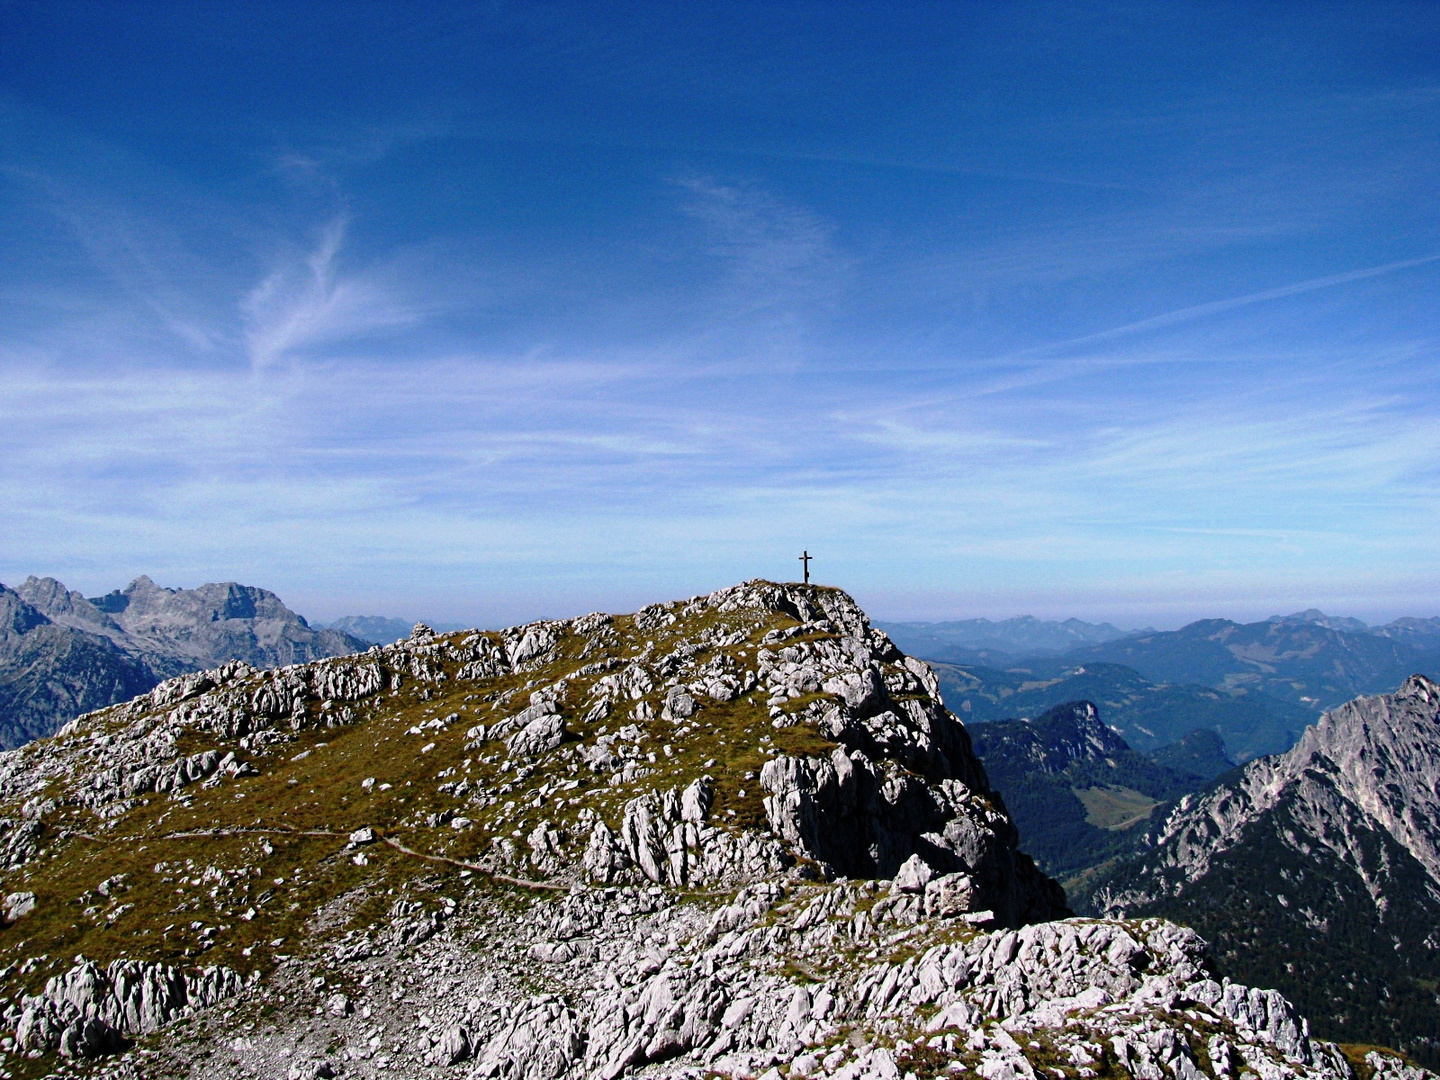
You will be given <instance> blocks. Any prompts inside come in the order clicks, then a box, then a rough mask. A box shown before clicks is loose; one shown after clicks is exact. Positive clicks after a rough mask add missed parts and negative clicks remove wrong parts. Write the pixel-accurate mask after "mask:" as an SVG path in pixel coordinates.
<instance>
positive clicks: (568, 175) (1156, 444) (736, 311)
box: [0, 2, 1440, 626]
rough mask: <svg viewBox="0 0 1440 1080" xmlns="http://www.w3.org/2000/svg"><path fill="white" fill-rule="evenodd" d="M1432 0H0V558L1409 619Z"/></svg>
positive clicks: (1433, 517)
mask: <svg viewBox="0 0 1440 1080" xmlns="http://www.w3.org/2000/svg"><path fill="white" fill-rule="evenodd" d="M1437 180H1440V7H1437V6H1436V5H1434V4H1433V3H1399V4H1385V3H1371V2H1366V3H1349V4H1334V5H1327V4H1322V3H1308V2H1307V3H1277V2H1264V3H1253V4H1237V5H1226V4H1220V3H1205V4H1194V5H1189V4H1183V3H1166V4H1158V3H1144V4H1135V5H1126V4H1121V3H1106V4H1090V5H1087V4H1083V3H1060V4H1030V3H1025V4H1022V3H984V4H980V3H973V4H963V3H961V4H939V3H933V4H932V3H912V4H844V3H819V4H799V3H791V4H780V5H775V4H757V5H744V4H692V5H675V4H662V5H651V6H647V5H601V4H581V5H574V6H570V5H546V4H538V3H523V4H508V3H494V4H467V5H446V4H435V5H425V4H418V3H406V4H365V3H346V4H337V5H324V4H313V5H291V4H274V5H244V4H194V3H186V4H176V5H167V4H164V3H154V4H147V5H129V4H113V3H102V4H74V3H59V2H57V3H44V4H29V3H14V2H0V236H3V238H4V242H3V243H0V534H3V535H4V536H5V537H6V543H4V544H3V546H0V580H4V581H6V582H9V583H13V582H14V581H15V580H17V579H20V578H23V577H24V576H25V575H26V574H29V573H40V574H53V575H55V576H57V577H59V578H61V579H62V580H64V581H66V582H67V583H68V584H70V585H71V586H72V587H77V588H83V589H85V590H86V591H87V592H92V593H93V592H95V591H103V590H108V589H110V588H113V587H116V586H118V585H123V584H124V583H125V582H127V581H128V580H130V578H132V577H134V576H136V575H138V574H140V573H149V574H150V575H151V576H152V577H155V578H156V579H157V580H159V581H161V582H162V583H164V584H174V585H194V584H198V583H200V582H202V581H208V580H224V579H238V580H241V581H246V582H250V583H254V584H262V585H265V586H267V587H270V588H273V589H275V590H277V591H278V592H280V593H281V595H282V596H284V597H285V598H286V599H287V600H288V601H290V602H291V604H292V606H295V607H296V608H297V609H299V610H301V611H303V612H305V613H306V614H308V615H310V616H312V617H314V618H320V619H323V618H327V617H333V616H336V615H340V614H346V613H362V612H363V613H369V612H374V613H386V614H399V615H406V616H415V615H426V616H429V617H431V618H435V619H459V620H466V621H476V622H480V623H483V624H498V623H503V622H510V621H517V620H519V619H523V618H528V617H533V616H538V615H542V614H554V615H558V614H571V613H576V612H579V611H583V610H590V609H593V608H605V609H610V610H625V609H630V608H633V607H634V606H637V605H639V604H641V603H644V602H647V601H649V600H652V599H657V598H666V597H673V596H686V595H690V594H692V593H696V592H701V591H708V590H710V589H713V588H717V587H720V586H723V585H726V584H729V583H732V582H734V581H737V580H741V579H743V578H747V577H753V576H767V577H777V578H778V577H789V576H795V575H796V574H797V572H798V564H797V563H796V556H797V555H798V554H799V553H800V550H801V549H802V548H808V549H809V550H810V551H811V552H812V553H814V554H815V555H816V556H817V561H816V563H815V572H816V576H817V578H818V579H819V580H822V581H825V582H830V583H834V584H839V585H842V586H844V587H846V588H848V589H850V590H851V591H852V592H853V593H854V594H855V595H856V596H857V598H859V599H860V600H861V601H862V602H863V603H864V604H866V605H867V607H868V608H869V609H870V610H871V612H872V614H874V615H876V616H878V617H891V618H963V617H970V616H977V615H985V616H989V617H1005V616H1009V615H1015V614H1020V613H1022V612H1029V613H1033V614H1036V615H1041V616H1059V617H1064V616H1068V615H1078V616H1081V617H1086V618H1093V619H1098V618H1108V619H1112V620H1115V621H1117V622H1119V623H1121V624H1122V625H1139V624H1143V623H1151V624H1154V625H1158V626H1174V625H1179V624H1180V623H1182V622H1185V621H1188V620H1189V619H1192V618H1196V617H1201V616H1208V615H1227V616H1231V617H1239V618H1249V617H1263V616H1265V615H1268V614H1272V613H1276V612H1282V611H1290V610H1295V609H1298V608H1302V607H1308V606H1312V605H1313V606H1319V607H1322V608H1325V609H1327V610H1332V611H1334V612H1337V613H1342V614H1355V615H1359V616H1360V617H1362V618H1369V619H1388V618H1391V617H1394V616H1396V615H1399V614H1419V615H1431V614H1436V613H1440V544H1437V543H1436V536H1437V532H1440V529H1437V526H1440V490H1437V488H1440V411H1437V404H1440V400H1437V399H1440V382H1437V377H1436V372H1437V352H1440V350H1437V340H1440V339H1437V333H1440V304H1437V298H1440V218H1437V196H1440V185H1437Z"/></svg>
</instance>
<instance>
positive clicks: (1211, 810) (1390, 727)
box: [1098, 675, 1440, 910]
mask: <svg viewBox="0 0 1440 1080" xmlns="http://www.w3.org/2000/svg"><path fill="white" fill-rule="evenodd" d="M1282 803H1283V804H1287V808H1288V809H1289V812H1290V814H1291V815H1293V816H1295V817H1297V818H1300V819H1302V820H1305V821H1307V822H1308V823H1309V824H1310V825H1311V826H1312V827H1311V828H1309V829H1307V830H1306V832H1305V842H1307V843H1310V844H1313V845H1316V846H1320V847H1324V848H1327V849H1329V850H1330V851H1331V852H1333V854H1334V855H1335V856H1336V857H1337V858H1338V859H1339V860H1340V861H1342V862H1345V863H1350V864H1354V863H1355V860H1356V855H1357V852H1359V851H1360V850H1361V845H1360V844H1358V843H1356V842H1355V840H1354V838H1353V835H1352V830H1351V829H1348V828H1346V826H1347V825H1349V824H1350V823H1351V822H1355V823H1357V824H1359V825H1360V826H1361V827H1368V828H1370V829H1372V830H1374V831H1377V832H1383V833H1384V834H1386V835H1388V836H1389V837H1391V838H1392V839H1393V840H1394V841H1395V842H1396V843H1397V844H1398V846H1399V847H1400V848H1401V849H1403V850H1404V851H1405V852H1407V853H1408V854H1409V855H1410V856H1411V857H1412V858H1414V859H1415V860H1416V861H1417V862H1418V863H1419V864H1420V865H1421V866H1422V867H1423V868H1424V870H1425V873H1426V874H1427V875H1428V876H1429V877H1430V879H1431V881H1432V882H1433V884H1434V888H1435V890H1436V894H1437V896H1440V815H1437V811H1440V686H1437V685H1436V684H1435V683H1433V682H1431V681H1430V680H1429V679H1427V678H1425V677H1424V676H1422V675H1415V676H1413V677H1411V678H1409V679H1407V680H1406V681H1405V683H1404V685H1402V686H1401V687H1400V689H1399V690H1397V691H1396V692H1395V693H1394V694H1389V695H1380V696H1376V697H1362V698H1357V699H1356V700H1355V701H1352V702H1350V703H1349V704H1347V705H1342V706H1341V707H1340V708H1338V709H1334V710H1332V711H1330V712H1328V713H1326V714H1325V715H1324V716H1323V717H1321V719H1320V722H1319V723H1318V724H1316V725H1315V726H1314V727H1310V728H1306V729H1305V734H1304V735H1303V736H1301V738H1300V741H1299V742H1298V743H1296V744H1295V746H1294V747H1292V748H1291V749H1290V750H1289V751H1288V752H1286V753H1284V754H1280V755H1277V756H1275V757H1269V758H1261V759H1259V760H1257V761H1254V762H1252V763H1250V764H1249V765H1247V766H1246V767H1245V769H1244V770H1243V771H1242V772H1241V773H1240V776H1239V777H1238V779H1236V780H1235V781H1234V782H1232V783H1229V784H1225V785H1223V786H1221V787H1218V788H1216V789H1215V790H1214V791H1212V792H1208V793H1205V794H1203V795H1192V796H1189V797H1187V798H1185V799H1183V800H1181V802H1180V803H1179V804H1178V805H1177V806H1176V808H1175V810H1174V811H1173V812H1172V813H1171V814H1170V816H1169V817H1168V818H1167V819H1166V820H1165V822H1164V824H1163V825H1162V826H1161V827H1160V829H1159V830H1158V831H1157V833H1156V835H1155V837H1154V840H1153V843H1152V846H1153V848H1154V851H1155V854H1154V855H1153V856H1151V858H1152V859H1153V860H1154V861H1155V862H1156V863H1157V864H1158V865H1157V866H1156V868H1155V872H1154V873H1151V874H1148V875H1146V876H1145V877H1144V878H1142V879H1141V880H1140V881H1138V882H1136V883H1135V884H1134V886H1132V887H1129V888H1116V889H1112V890H1110V891H1108V892H1107V893H1106V894H1105V895H1104V896H1102V897H1100V898H1099V900H1098V902H1099V903H1100V904H1102V905H1104V906H1108V907H1110V908H1112V909H1118V910H1124V909H1126V908H1131V907H1137V906H1140V905H1143V904H1145V903H1147V902H1150V901H1152V900H1154V899H1156V898H1158V897H1159V896H1163V895H1165V894H1167V893H1168V894H1172V895H1173V894H1175V893H1178V892H1181V891H1183V889H1184V887H1185V886H1186V885H1187V884H1189V883H1191V882H1194V881H1196V880H1198V879H1200V878H1203V877H1204V876H1205V875H1206V874H1207V873H1208V872H1209V870H1210V867H1211V864H1212V862H1214V861H1215V860H1216V859H1217V858H1219V857H1220V856H1223V855H1224V854H1225V853H1226V852H1227V851H1229V850H1231V849H1232V848H1233V847H1234V846H1235V845H1236V844H1239V843H1243V842H1244V840H1245V838H1246V837H1247V835H1248V833H1249V831H1250V830H1251V829H1253V828H1254V826H1255V824H1256V823H1257V821H1259V820H1261V819H1262V818H1264V817H1265V816H1266V815H1267V814H1269V813H1271V812H1272V811H1274V810H1275V808H1276V807H1278V806H1280V805H1281V804H1282ZM1355 869H1356V871H1357V872H1358V873H1359V874H1360V876H1361V877H1362V878H1364V879H1365V880H1366V882H1367V884H1369V885H1371V886H1372V887H1373V888H1372V892H1373V897H1372V899H1373V901H1374V902H1375V903H1376V904H1383V903H1384V898H1385V895H1386V893H1387V891H1388V890H1386V889H1385V888H1384V886H1385V885H1386V884H1387V882H1386V881H1385V880H1384V878H1385V873H1386V870H1385V868H1372V867H1370V866H1366V865H1364V863H1360V864H1358V865H1356V866H1355Z"/></svg>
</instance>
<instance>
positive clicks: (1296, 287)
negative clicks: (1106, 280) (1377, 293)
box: [1016, 255, 1440, 357]
mask: <svg viewBox="0 0 1440 1080" xmlns="http://www.w3.org/2000/svg"><path fill="white" fill-rule="evenodd" d="M1436 261H1440V255H1425V256H1423V257H1421V258H1418V259H1401V260H1399V261H1397V262H1389V263H1384V264H1382V265H1380V266H1371V267H1366V268H1365V269H1363V270H1350V271H1347V272H1345V273H1343V274H1328V275H1326V276H1324V277H1317V278H1310V279H1309V280H1307V281H1298V282H1295V283H1293V284H1290V285H1282V286H1280V287H1278V288H1274V289H1263V290H1261V291H1260V292H1253V293H1248V294H1246V295H1244V296H1232V297H1227V298H1226V299H1224V300H1212V301H1209V302H1208V303H1204V304H1194V305H1192V306H1190V307H1186V308H1180V309H1178V310H1176V311H1167V312H1165V313H1164V314H1162V315H1153V316H1151V317H1150V318H1148V319H1139V320H1137V321H1135V322H1132V323H1126V324H1125V325H1123V326H1116V327H1112V328H1111V329H1109V330H1101V331H1099V332H1098V333H1094V334H1085V335H1083V336H1081V337H1076V338H1070V339H1068V340H1065V341H1058V342H1055V343H1054V344H1051V345H1044V346H1040V347H1038V348H1035V349H1027V350H1025V351H1023V352H1021V353H1018V354H1016V356H1017V357H1023V356H1030V355H1036V354H1039V353H1042V352H1050V351H1061V350H1064V349H1069V348H1074V347H1076V346H1081V345H1095V344H1099V343H1101V342H1106V341H1114V340H1116V339H1118V338H1124V337H1133V336H1135V335H1138V334H1145V333H1149V332H1150V331H1153V330H1164V329H1168V328H1169V327H1172V326H1179V325H1180V324H1182V323H1188V322H1194V321H1196V320H1197V319H1205V318H1209V317H1210V316H1212V315H1219V314H1222V313H1224V312H1227V311H1234V310H1235V309H1237V308H1243V307H1250V306H1251V305H1253V304H1264V303H1268V302H1269V301H1271V300H1281V299H1284V298H1285V297H1288V296H1300V295H1302V294H1304V293H1309V292H1316V291H1317V290H1320V289H1330V288H1334V287H1335V286H1337V285H1348V284H1350V283H1351V282H1355V281H1365V280H1367V279H1368V278H1376V277H1382V276H1384V275H1386V274H1393V273H1396V272H1398V271H1400V270H1412V269H1414V268H1415V267H1417V266H1426V265H1429V264H1430V263H1433V262H1436Z"/></svg>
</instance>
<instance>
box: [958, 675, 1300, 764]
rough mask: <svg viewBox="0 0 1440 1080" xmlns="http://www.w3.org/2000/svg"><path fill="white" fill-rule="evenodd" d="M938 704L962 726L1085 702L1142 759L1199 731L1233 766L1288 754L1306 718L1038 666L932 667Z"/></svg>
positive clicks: (1264, 702)
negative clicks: (1214, 739) (1214, 737)
mask: <svg viewBox="0 0 1440 1080" xmlns="http://www.w3.org/2000/svg"><path fill="white" fill-rule="evenodd" d="M934 668H935V674H936V675H937V676H939V678H940V692H941V693H942V694H943V695H944V697H945V703H946V704H947V705H948V706H949V707H950V708H951V709H952V710H953V711H954V712H955V714H956V715H957V716H959V717H960V718H961V719H962V720H964V721H965V722H966V723H967V724H973V725H976V726H977V730H978V727H979V725H983V724H986V723H990V722H993V721H997V720H1006V719H1012V718H1021V717H1026V718H1034V717H1037V716H1039V715H1040V714H1042V713H1044V712H1045V711H1046V710H1047V709H1052V708H1054V707H1055V706H1057V705H1063V704H1065V703H1066V702H1070V701H1093V702H1094V703H1095V704H1096V705H1098V706H1099V707H1100V714H1101V716H1102V717H1104V720H1105V723H1106V724H1107V725H1109V726H1110V727H1111V728H1113V729H1114V730H1115V731H1116V732H1118V733H1119V734H1120V735H1122V736H1123V737H1124V739H1125V741H1126V742H1127V743H1128V744H1129V745H1130V746H1132V747H1134V748H1135V749H1136V750H1139V751H1142V752H1147V753H1148V752H1150V751H1154V750H1158V749H1159V748H1160V747H1162V746H1165V745H1167V744H1169V743H1174V742H1177V741H1179V740H1180V739H1183V738H1185V737H1186V736H1187V735H1189V734H1190V733H1191V732H1192V731H1194V730H1195V729H1196V728H1206V729H1208V730H1210V731H1214V732H1216V733H1217V734H1218V735H1219V736H1220V737H1221V738H1223V739H1224V741H1225V745H1226V746H1228V747H1229V748H1230V752H1231V754H1232V755H1233V756H1234V758H1235V759H1236V760H1237V761H1248V760H1250V759H1251V758H1253V757H1258V756H1260V755H1261V754H1278V753H1280V752H1282V751H1284V750H1287V749H1289V747H1290V746H1291V745H1293V744H1294V742H1295V740H1296V739H1298V738H1299V737H1300V733H1301V732H1302V731H1304V730H1305V725H1306V724H1308V723H1310V722H1311V721H1312V720H1314V718H1315V717H1314V714H1313V713H1311V712H1310V711H1309V710H1308V709H1305V708H1302V707H1301V706H1299V705H1294V704H1291V703H1290V702H1287V701H1281V700H1279V699H1278V698H1272V697H1270V696H1269V695H1268V694H1263V693H1260V692H1258V691H1254V690H1248V689H1245V688H1243V687H1241V688H1237V689H1226V690H1217V689H1215V688H1214V687H1210V686H1201V685H1198V684H1195V683H1181V684H1173V683H1154V682H1151V681H1150V680H1149V679H1146V678H1145V677H1144V676H1143V675H1141V674H1140V673H1139V672H1137V671H1136V670H1135V669H1134V668H1130V667H1125V666H1124V665H1122V664H1100V663H1091V664H1083V665H1079V666H1075V667H1071V666H1070V665H1069V663H1068V659H1067V660H1064V661H1062V660H1048V659H1041V660H1037V661H1032V662H1031V666H1030V667H1029V668H1026V669H1021V670H1013V669H1012V670H1010V671H998V670H996V669H995V668H988V667H980V666H978V665H976V666H972V667H960V666H958V665H955V664H939V663H937V664H935V665H934Z"/></svg>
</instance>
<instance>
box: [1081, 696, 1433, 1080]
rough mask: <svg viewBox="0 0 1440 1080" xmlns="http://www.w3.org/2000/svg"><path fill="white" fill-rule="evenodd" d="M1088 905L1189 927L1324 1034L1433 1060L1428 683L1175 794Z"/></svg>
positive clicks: (1350, 712) (1356, 704)
mask: <svg viewBox="0 0 1440 1080" xmlns="http://www.w3.org/2000/svg"><path fill="white" fill-rule="evenodd" d="M1090 904H1091V905H1092V906H1093V908H1094V909H1095V910H1098V911H1102V912H1105V913H1109V914H1126V913H1137V912H1163V913H1166V914H1170V915H1173V916H1175V917H1179V918H1183V919H1185V920H1186V921H1189V922H1191V923H1192V924H1194V925H1196V926H1198V927H1199V928H1200V929H1201V930H1202V931H1204V932H1205V933H1207V935H1209V936H1211V937H1212V938H1213V940H1214V941H1215V942H1216V947H1217V949H1218V950H1219V952H1220V954H1221V956H1222V960H1223V962H1224V963H1225V965H1226V967H1227V968H1228V969H1229V970H1231V971H1233V972H1234V973H1235V974H1236V975H1237V976H1240V975H1243V976H1246V977H1251V978H1255V977H1264V978H1267V979H1269V980H1272V981H1273V982H1274V984H1275V985H1279V986H1281V987H1282V988H1283V989H1285V990H1286V992H1287V993H1288V994H1290V995H1292V996H1293V997H1295V998H1296V999H1297V1000H1299V1001H1301V1002H1302V1003H1303V1004H1304V1005H1305V1006H1306V1007H1307V1011H1309V1013H1310V1015H1311V1016H1312V1019H1314V1020H1316V1022H1317V1023H1319V1024H1320V1025H1321V1026H1322V1027H1323V1029H1324V1030H1326V1031H1327V1033H1331V1034H1336V1035H1345V1036H1347V1037H1349V1038H1352V1039H1354V1040H1356V1041H1361V1040H1364V1041H1372V1040H1373V1041H1379V1040H1389V1041H1398V1042H1401V1043H1404V1044H1405V1045H1407V1046H1409V1047H1411V1048H1412V1049H1414V1050H1415V1051H1416V1052H1418V1053H1420V1054H1422V1055H1424V1056H1428V1057H1430V1058H1432V1059H1433V1058H1434V1056H1435V1054H1436V1049H1437V1044H1436V1043H1435V1042H1434V1041H1433V1038H1434V1032H1435V1031H1436V1030H1437V1025H1440V1008H1437V1005H1436V1002H1435V995H1434V993H1433V990H1430V989H1427V988H1426V987H1427V985H1428V986H1433V982H1434V980H1435V978H1436V976H1437V975H1440V935H1437V934H1436V933H1435V931H1434V927H1435V926H1436V925H1437V924H1440V687H1437V686H1436V684H1434V683H1432V682H1430V681H1429V680H1428V679H1425V678H1423V677H1421V676H1414V677H1412V678H1410V679H1408V680H1407V681H1406V682H1405V684H1404V685H1403V686H1401V687H1400V689H1399V690H1398V691H1397V692H1396V693H1394V694H1391V695H1384V696H1377V697H1366V698H1359V699H1357V700H1356V701H1353V702H1351V703H1349V704H1347V705H1344V706H1342V707H1340V708H1338V709H1335V710H1333V711H1331V712H1329V713H1327V714H1326V715H1325V716H1324V717H1322V718H1321V720H1320V722H1319V723H1318V724H1316V725H1315V726H1314V727H1312V728H1309V729H1307V730H1306V732H1305V734H1304V735H1303V737H1302V738H1301V740H1300V741H1299V742H1298V743H1297V744H1296V745H1295V746H1294V747H1293V748H1292V749H1291V750H1290V751H1289V752H1287V753H1285V754H1282V755H1279V756H1277V757H1273V758H1263V759H1260V760H1258V761H1255V762H1252V763H1250V764H1249V765H1247V766H1246V767H1245V768H1244V769H1243V770H1241V771H1240V772H1239V773H1238V774H1237V775H1236V777H1235V778H1234V779H1233V780H1231V781H1230V782H1228V783H1225V784H1222V785H1221V786H1219V787H1217V788H1215V789H1214V790H1212V791H1210V792H1208V793H1204V794H1201V795H1194V796H1188V797H1187V798H1185V799H1183V800H1181V801H1180V803H1179V804H1178V805H1177V806H1176V808H1175V809H1174V810H1173V812H1172V813H1171V814H1169V815H1168V817H1167V818H1166V819H1165V820H1164V821H1163V822H1162V823H1160V824H1159V825H1157V826H1156V828H1155V830H1154V833H1153V835H1152V836H1151V837H1150V838H1149V841H1148V848H1147V849H1146V850H1144V851H1143V852H1141V853H1140V854H1139V855H1137V856H1136V857H1135V858H1134V859H1132V860H1130V861H1129V862H1127V863H1125V864H1123V865H1121V866H1119V867H1117V868H1116V869H1115V870H1114V871H1113V872H1112V873H1110V874H1108V875H1106V876H1104V877H1103V878H1101V879H1100V880H1099V881H1098V883H1097V887H1096V891H1095V893H1094V895H1093V898H1092V899H1091V900H1090Z"/></svg>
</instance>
